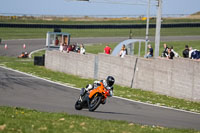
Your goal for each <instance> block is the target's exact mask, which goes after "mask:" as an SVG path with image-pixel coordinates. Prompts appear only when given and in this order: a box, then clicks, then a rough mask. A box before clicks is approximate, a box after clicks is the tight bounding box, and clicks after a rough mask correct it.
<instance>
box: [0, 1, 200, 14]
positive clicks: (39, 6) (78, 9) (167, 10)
mask: <svg viewBox="0 0 200 133" xmlns="http://www.w3.org/2000/svg"><path fill="white" fill-rule="evenodd" d="M113 1H115V2H119V3H123V2H126V3H133V4H135V3H147V0H91V2H77V1H69V0H1V8H0V13H16V14H42V15H43V14H44V15H69V16H74V15H81V16H90V15H97V16H98V15H105V16H109V15H114V16H117V15H124V16H125V15H143V14H144V15H145V14H146V8H147V6H146V5H129V4H111V3H112V2H113ZM151 1H152V4H154V6H151V14H153V15H155V14H156V6H155V3H156V0H151ZM96 2H105V3H96ZM197 11H200V0H163V11H162V13H163V14H191V13H195V12H197Z"/></svg>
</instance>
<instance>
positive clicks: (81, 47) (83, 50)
mask: <svg viewBox="0 0 200 133" xmlns="http://www.w3.org/2000/svg"><path fill="white" fill-rule="evenodd" d="M80 54H85V48H84V45H83V44H81V46H80Z"/></svg>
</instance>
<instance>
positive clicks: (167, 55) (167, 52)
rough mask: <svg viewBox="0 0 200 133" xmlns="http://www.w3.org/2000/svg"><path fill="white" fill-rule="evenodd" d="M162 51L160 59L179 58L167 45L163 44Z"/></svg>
mask: <svg viewBox="0 0 200 133" xmlns="http://www.w3.org/2000/svg"><path fill="white" fill-rule="evenodd" d="M163 47H164V50H163V52H162V55H161V57H164V58H167V59H173V58H174V57H179V54H178V53H177V52H176V51H174V48H173V46H171V47H170V48H169V47H168V46H167V44H166V43H165V44H163Z"/></svg>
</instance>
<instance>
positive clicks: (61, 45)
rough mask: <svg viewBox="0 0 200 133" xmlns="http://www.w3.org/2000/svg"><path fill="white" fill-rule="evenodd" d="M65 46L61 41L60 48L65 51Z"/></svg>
mask: <svg viewBox="0 0 200 133" xmlns="http://www.w3.org/2000/svg"><path fill="white" fill-rule="evenodd" d="M63 48H64V44H63V43H60V48H59V50H60V52H63Z"/></svg>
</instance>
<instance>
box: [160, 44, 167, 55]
mask: <svg viewBox="0 0 200 133" xmlns="http://www.w3.org/2000/svg"><path fill="white" fill-rule="evenodd" d="M163 47H164V50H163V52H162V55H161V57H167V56H168V47H167V44H166V43H164V44H163Z"/></svg>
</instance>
